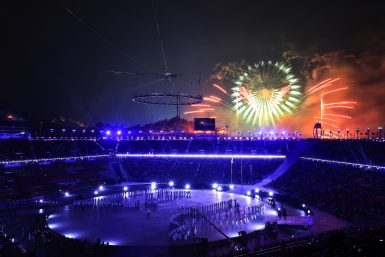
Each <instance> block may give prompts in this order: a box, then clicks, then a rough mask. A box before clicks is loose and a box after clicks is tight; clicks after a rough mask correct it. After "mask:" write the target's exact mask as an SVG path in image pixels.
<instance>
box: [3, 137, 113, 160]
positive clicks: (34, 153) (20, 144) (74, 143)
mask: <svg viewBox="0 0 385 257" xmlns="http://www.w3.org/2000/svg"><path fill="white" fill-rule="evenodd" d="M104 153H106V151H104V150H103V149H102V148H101V147H100V146H99V145H98V144H97V142H96V141H93V140H27V139H8V140H0V160H23V159H42V158H56V157H70V156H85V155H97V154H104Z"/></svg>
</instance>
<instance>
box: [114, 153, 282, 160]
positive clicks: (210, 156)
mask: <svg viewBox="0 0 385 257" xmlns="http://www.w3.org/2000/svg"><path fill="white" fill-rule="evenodd" d="M116 157H118V158H138V157H140V158H146V157H147V158H186V159H285V158H286V156H285V155H262V154H255V155H254V154H116Z"/></svg>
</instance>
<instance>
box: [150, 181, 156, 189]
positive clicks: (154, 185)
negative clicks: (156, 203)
mask: <svg viewBox="0 0 385 257" xmlns="http://www.w3.org/2000/svg"><path fill="white" fill-rule="evenodd" d="M155 188H156V183H155V182H151V189H152V190H154V189H155Z"/></svg>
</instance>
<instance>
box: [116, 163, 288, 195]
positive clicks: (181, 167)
mask: <svg viewBox="0 0 385 257" xmlns="http://www.w3.org/2000/svg"><path fill="white" fill-rule="evenodd" d="M121 163H122V166H123V172H126V173H127V174H128V176H129V180H130V181H141V182H143V181H156V182H164V183H168V181H170V180H173V181H175V182H178V183H183V184H182V185H184V184H185V183H190V184H192V185H193V186H194V187H195V188H197V187H202V188H203V187H206V188H207V187H210V185H211V184H212V183H214V182H216V183H219V184H230V183H231V182H232V183H233V184H255V183H256V182H258V181H260V180H262V179H263V178H264V176H266V175H267V174H268V173H270V172H273V171H274V170H275V169H276V168H277V167H278V166H279V165H280V164H281V163H282V159H261V160H239V159H234V160H233V161H231V159H224V160H223V159H220V160H218V159H174V158H170V159H166V158H127V159H122V160H121ZM231 174H232V176H231ZM231 177H232V179H231Z"/></svg>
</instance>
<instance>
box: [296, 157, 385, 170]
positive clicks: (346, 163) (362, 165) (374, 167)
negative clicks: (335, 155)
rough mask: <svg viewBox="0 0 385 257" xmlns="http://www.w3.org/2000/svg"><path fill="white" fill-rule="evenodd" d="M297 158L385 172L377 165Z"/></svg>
mask: <svg viewBox="0 0 385 257" xmlns="http://www.w3.org/2000/svg"><path fill="white" fill-rule="evenodd" d="M299 158H300V159H302V160H307V161H316V162H323V163H328V164H331V163H333V164H341V165H347V166H353V167H355V168H369V169H378V170H385V167H384V166H378V165H369V164H361V163H354V162H341V161H333V160H325V159H317V158H310V157H299Z"/></svg>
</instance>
